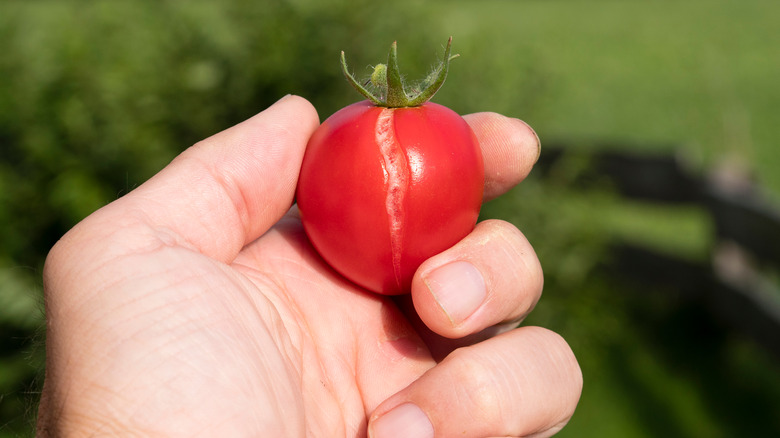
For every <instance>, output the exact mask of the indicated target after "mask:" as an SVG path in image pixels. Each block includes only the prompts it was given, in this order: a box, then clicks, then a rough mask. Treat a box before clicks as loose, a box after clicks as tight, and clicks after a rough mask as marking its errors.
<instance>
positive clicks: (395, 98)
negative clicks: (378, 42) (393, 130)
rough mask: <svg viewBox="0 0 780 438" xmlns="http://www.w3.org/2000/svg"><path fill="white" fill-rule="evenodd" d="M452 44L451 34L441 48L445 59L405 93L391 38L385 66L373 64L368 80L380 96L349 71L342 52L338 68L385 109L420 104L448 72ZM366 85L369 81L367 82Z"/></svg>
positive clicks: (359, 90)
mask: <svg viewBox="0 0 780 438" xmlns="http://www.w3.org/2000/svg"><path fill="white" fill-rule="evenodd" d="M451 46H452V37H450V38H449V40H447V47H446V48H445V49H444V59H443V60H442V61H441V62H439V63H438V64H437V65H436V67H435V68H434V69H433V71H431V73H430V74H428V76H426V78H425V79H423V81H422V83H421V84H420V86H419V87H418V89H417V90H413V92H412V93H411V94H410V93H407V91H406V88H405V87H404V83H403V79H402V76H401V70H400V68H399V66H398V45H397V43H396V42H395V41H394V42H393V44H392V45H391V46H390V54H389V55H388V57H387V65H385V64H378V65H377V66H376V67H374V72H373V74H372V75H371V81H370V83H371V84H372V85H373V86H374V88H376V89H377V90H378V91H379V95H377V94H374V93H372V92H371V91H369V90H368V89H367V88H366V87H365V86H363V85H362V84H361V83H360V82H358V81H357V80H356V79H355V77H354V76H353V75H352V74H351V73H350V72H349V69H348V68H347V61H346V58H345V56H344V52H343V51H342V52H341V71H342V73H344V76H345V77H346V78H347V81H348V82H349V83H350V84H351V85H352V86H353V87H354V88H355V89H356V90H357V91H358V93H360V94H362V95H363V96H364V97H365V98H366V99H368V100H370V101H371V102H372V103H373V104H374V105H376V106H382V107H388V108H402V107H410V106H420V105H422V104H424V103H425V102H428V101H429V100H431V98H432V97H433V95H434V94H436V92H437V91H439V88H441V86H442V85H443V84H444V80H445V79H447V71H448V69H449V65H450V61H451V60H452V59H454V58H457V57H458V55H450V47H451ZM366 85H368V83H366Z"/></svg>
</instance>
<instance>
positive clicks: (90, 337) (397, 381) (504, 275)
mask: <svg viewBox="0 0 780 438" xmlns="http://www.w3.org/2000/svg"><path fill="white" fill-rule="evenodd" d="M467 120H468V122H469V123H470V124H471V125H472V127H473V129H474V131H475V133H476V135H477V138H478V140H479V141H480V144H481V146H482V148H483V151H484V156H485V165H486V174H487V181H486V196H487V197H495V196H497V195H499V194H500V193H502V192H504V191H506V190H507V189H508V188H510V187H511V186H513V185H514V184H516V183H517V182H519V181H520V180H521V179H522V178H523V177H525V175H526V174H527V173H528V172H529V171H530V168H531V166H532V165H533V163H534V162H535V160H536V158H537V156H538V140H537V139H536V137H535V134H534V133H533V131H532V130H530V128H528V127H527V126H526V125H525V124H523V123H522V122H519V121H516V120H513V119H508V118H505V117H503V116H499V115H497V114H489V113H480V114H475V115H471V116H468V117H467ZM317 125H318V118H317V114H316V111H315V110H314V108H313V107H312V106H311V105H310V104H309V103H308V102H307V101H305V100H304V99H301V98H299V97H294V96H289V97H286V98H283V99H282V100H280V101H279V102H277V103H276V104H274V105H273V106H272V107H270V108H269V109H268V110H266V111H264V112H262V113H260V114H259V115H257V116H255V117H253V118H251V119H249V120H247V121H245V122H243V123H241V124H239V125H236V126H235V127H233V128H230V129H228V130H226V131H224V132H221V133H219V134H216V135H214V136H213V137H211V138H209V139H207V140H204V141H203V142H201V143H199V144H197V145H195V146H193V147H191V148H189V149H188V150H187V151H185V152H184V153H182V154H181V155H180V156H179V157H177V158H176V159H175V160H174V161H173V162H172V163H171V164H170V165H169V166H167V167H166V168H165V169H163V170H162V171H161V172H160V173H159V174H157V175H156V176H154V177H153V178H151V179H150V180H149V181H148V182H146V183H145V184H143V185H141V186H140V187H138V188H137V189H136V190H133V191H132V192H131V193H129V194H127V195H126V196H124V197H122V198H120V199H118V200H117V201H115V202H113V203H111V204H110V205H108V206H106V207H104V208H103V209H101V210H99V211H97V212H95V213H94V214H92V215H91V216H90V217H88V218H87V219H85V220H84V221H82V222H81V223H80V224H78V225H77V226H76V227H74V228H73V229H72V230H71V231H70V232H68V233H67V234H66V235H65V236H64V237H63V238H62V239H61V240H60V242H58V243H57V244H56V245H55V247H54V248H53V249H52V251H51V253H50V254H49V257H48V258H47V261H46V266H45V269H44V290H45V299H46V317H47V324H48V325H47V349H46V351H47V363H46V365H47V366H46V379H45V385H44V389H43V395H42V399H41V405H40V409H39V419H38V433H39V436H81V435H121V436H126V435H133V436H196V435H197V436H224V437H238V436H268V437H271V436H273V437H286V436H299V437H302V436H312V437H341V436H345V437H362V436H366V434H367V431H368V434H369V436H372V437H389V436H392V437H431V436H437V437H448V436H463V437H485V436H534V437H542V436H550V435H552V434H554V433H555V432H556V431H558V430H559V429H560V428H561V427H563V425H564V424H566V422H567V421H568V419H569V417H570V416H571V415H572V412H573V411H574V408H575V406H576V404H577V401H578V399H579V395H580V391H581V386H582V376H581V373H580V370H579V367H578V365H577V362H576V360H575V358H574V355H573V354H572V352H571V350H570V349H569V347H568V345H567V344H566V343H565V341H563V340H562V339H561V338H560V337H559V336H558V335H556V334H554V333H552V332H550V331H547V330H544V329H541V328H536V327H523V328H519V329H514V330H509V329H508V328H507V327H508V326H509V325H511V326H514V325H516V323H517V321H519V320H520V319H522V317H523V316H524V315H526V314H527V313H528V312H529V311H530V310H531V309H532V307H533V306H534V305H535V303H536V302H537V300H538V299H539V297H540V295H541V290H542V271H541V268H540V266H539V262H538V260H537V258H536V256H535V254H534V252H533V249H532V248H531V246H530V245H529V243H528V242H527V241H526V239H525V238H524V237H523V235H522V234H521V233H520V232H519V231H518V230H517V229H516V228H514V227H513V226H511V225H509V224H507V223H505V222H502V221H495V220H489V221H484V222H482V223H480V224H478V225H477V227H476V229H475V230H474V231H473V232H472V233H471V234H470V235H469V236H468V237H466V238H465V239H464V240H463V241H462V242H460V243H459V244H457V245H456V246H454V247H453V248H451V249H449V250H447V251H445V252H444V253H442V254H439V255H436V256H434V257H432V258H431V259H429V260H428V261H426V262H425V263H424V264H423V265H422V266H421V267H420V269H419V270H418V272H417V274H416V277H415V280H414V283H413V286H412V293H411V294H410V296H408V297H406V298H405V299H396V298H391V297H383V296H378V295H374V294H369V293H367V292H364V291H363V290H360V289H358V288H356V287H355V286H353V285H352V284H350V283H349V282H347V281H346V280H344V279H343V278H341V277H339V276H338V275H337V274H336V273H335V272H334V271H332V270H331V269H330V268H329V267H328V266H326V265H325V264H324V263H323V262H322V261H321V260H320V258H319V257H318V256H317V254H316V253H315V252H314V251H313V250H312V248H311V246H310V245H309V243H308V241H307V239H306V237H305V235H304V233H303V231H302V228H301V224H300V221H299V219H298V217H297V216H296V211H295V208H294V207H292V208H291V205H292V203H293V196H294V193H295V186H296V181H297V178H298V171H299V168H300V163H301V158H302V156H303V152H304V149H305V146H306V143H307V140H308V138H309V137H310V136H311V134H312V132H313V131H314V129H315V128H316V127H317ZM418 315H419V316H418ZM502 327H503V328H502ZM497 333H500V334H497ZM492 335H495V336H492ZM491 336H492V337H491ZM456 347H461V348H457V349H455V348H456Z"/></svg>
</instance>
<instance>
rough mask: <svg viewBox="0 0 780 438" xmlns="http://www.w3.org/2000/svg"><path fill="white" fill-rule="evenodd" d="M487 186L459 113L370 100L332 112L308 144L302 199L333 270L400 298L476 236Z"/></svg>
mask: <svg viewBox="0 0 780 438" xmlns="http://www.w3.org/2000/svg"><path fill="white" fill-rule="evenodd" d="M448 60H449V58H448ZM483 182H484V166H483V163H482V155H481V151H480V149H479V146H478V144H477V142H476V139H475V138H474V134H473V133H472V131H471V129H470V128H469V126H468V125H467V124H466V121H465V120H463V118H462V117H460V116H459V115H458V114H456V113H455V112H454V111H452V110H450V109H449V108H447V107H444V106H442V105H438V104H435V103H430V102H428V103H424V104H422V105H420V106H414V107H402V108H387V107H381V106H375V105H374V104H372V103H371V102H369V101H362V102H358V103H355V104H352V105H350V106H347V107H345V108H343V109H341V110H340V111H338V112H336V113H335V114H333V115H332V116H331V117H330V118H328V119H327V120H326V121H325V122H324V123H323V124H322V125H321V126H320V127H319V128H318V129H317V131H316V132H315V133H314V135H313V136H312V138H311V139H310V140H309V144H308V146H307V149H306V153H305V156H304V158H303V164H302V167H301V173H300V178H299V180H298V189H297V202H298V208H299V209H300V212H301V218H302V221H303V226H304V229H305V231H306V234H307V235H308V237H309V239H310V240H311V242H312V244H313V245H314V248H315V249H316V250H317V251H318V252H319V254H320V255H321V256H322V258H323V259H324V260H325V261H326V262H327V263H328V264H329V265H330V266H332V267H333V268H334V269H335V270H336V271H338V272H339V273H341V274H342V275H343V276H344V277H346V278H348V279H349V280H351V281H353V282H354V283H356V284H358V285H360V286H362V287H364V288H366V289H369V290H371V291H374V292H378V293H381V294H387V295H394V294H401V293H406V292H408V291H409V288H410V285H411V281H412V277H413V275H414V273H415V271H416V270H417V268H418V267H419V266H420V264H421V263H422V262H423V261H424V260H426V259H428V258H429V257H431V256H433V255H435V254H438V253H440V252H442V251H444V250H445V249H447V248H449V247H451V246H452V245H454V244H455V243H457V242H458V241H459V240H460V239H462V238H463V237H465V236H466V235H467V234H468V233H469V232H471V230H472V229H473V228H474V225H475V224H476V221H477V216H478V215H479V209H480V206H481V204H482V190H483Z"/></svg>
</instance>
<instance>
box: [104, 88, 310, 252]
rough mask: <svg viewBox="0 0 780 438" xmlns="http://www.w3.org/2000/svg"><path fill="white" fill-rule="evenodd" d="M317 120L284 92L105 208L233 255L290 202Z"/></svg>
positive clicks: (197, 245) (199, 246) (204, 248)
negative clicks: (283, 95) (274, 101)
mask: <svg viewBox="0 0 780 438" xmlns="http://www.w3.org/2000/svg"><path fill="white" fill-rule="evenodd" d="M318 124H319V119H318V116H317V112H316V110H315V109H314V107H313V106H312V105H311V104H310V103H309V102H308V101H307V100H305V99H303V98H301V97H297V96H285V97H284V98H282V99H280V100H279V101H278V102H276V103H275V104H274V105H272V106H271V107H269V108H268V109H266V110H265V111H263V112H261V113H259V114H257V115H255V116H254V117H252V118H250V119H248V120H246V121H244V122H242V123H239V124H238V125H236V126H233V127H232V128H229V129H227V130H225V131H222V132H220V133H218V134H215V135H213V136H212V137H209V138H208V139H206V140H203V141H201V142H199V143H197V144H196V145H194V146H192V147H190V148H189V149H187V150H186V151H184V152H183V153H182V154H181V155H179V156H178V157H177V158H176V159H174V160H173V161H172V162H171V163H170V164H169V165H168V166H167V167H165V168H164V169H163V170H162V171H161V172H160V173H158V174H157V175H155V176H154V177H152V178H151V179H150V180H149V181H147V182H146V183H144V184H143V185H141V186H140V187H139V188H137V189H136V190H134V191H132V192H130V193H129V194H128V195H127V196H125V197H124V198H122V199H121V200H120V202H117V203H115V204H117V205H114V204H112V205H109V206H108V207H106V209H107V210H111V209H114V211H116V212H117V213H119V214H121V215H122V216H123V217H124V218H127V216H128V212H130V213H131V216H132V217H135V218H140V219H141V220H142V221H144V222H147V223H146V225H150V226H151V227H152V228H153V229H157V230H165V232H166V234H169V235H170V234H173V236H174V238H175V239H176V240H177V243H179V244H185V245H187V246H190V247H194V248H195V249H197V250H198V251H200V252H201V253H203V254H205V255H208V256H210V257H213V258H215V259H218V260H222V261H230V260H232V259H233V258H234V257H235V256H236V254H238V252H239V251H240V250H241V248H243V247H244V245H246V244H247V243H249V242H251V241H252V240H254V239H256V238H257V237H259V236H260V235H262V234H263V233H264V232H265V231H266V230H268V228H270V227H271V226H272V225H273V224H274V223H275V222H276V221H277V220H279V218H281V217H282V216H283V215H284V213H285V212H286V211H287V210H288V209H289V208H290V206H291V205H292V202H293V198H294V195H295V187H296V183H297V180H298V172H299V171H300V166H301V160H302V159H303V153H304V150H305V149H306V143H307V142H308V140H309V137H310V136H311V134H312V133H313V132H314V130H315V129H316V128H317V126H318ZM106 213H108V212H106ZM131 220H132V219H131Z"/></svg>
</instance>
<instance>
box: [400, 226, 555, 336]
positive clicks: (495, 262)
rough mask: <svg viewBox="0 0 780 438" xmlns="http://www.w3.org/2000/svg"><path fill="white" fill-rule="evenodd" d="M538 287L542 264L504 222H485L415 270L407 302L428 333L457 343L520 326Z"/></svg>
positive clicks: (522, 237) (541, 274) (532, 304)
mask: <svg viewBox="0 0 780 438" xmlns="http://www.w3.org/2000/svg"><path fill="white" fill-rule="evenodd" d="M543 284H544V275H543V272H542V267H541V264H540V263H539V259H538V258H537V256H536V253H535V252H534V249H533V247H531V244H530V243H529V242H528V240H527V239H526V238H525V236H523V234H522V233H521V232H520V231H519V230H518V229H517V228H515V227H514V226H513V225H511V224H509V223H508V222H504V221H500V220H487V221H483V222H480V223H479V224H477V226H476V228H475V229H474V231H473V232H471V234H469V235H468V236H466V238H464V239H463V240H461V241H460V242H458V243H457V244H456V245H455V246H453V247H452V248H450V249H448V250H446V251H444V252H442V253H440V254H438V255H436V256H433V257H431V258H430V259H428V260H426V261H425V262H424V263H423V264H422V265H420V268H419V269H418V270H417V272H416V273H415V276H414V279H413V280H412V300H413V301H414V307H415V309H416V311H417V314H418V315H419V317H420V319H421V320H422V321H423V322H424V323H425V325H426V326H427V327H428V328H430V329H431V330H432V331H433V332H435V333H437V334H439V335H442V336H445V337H448V338H461V337H464V336H467V335H470V334H474V333H478V332H480V331H482V330H484V329H486V328H488V327H491V326H495V325H497V324H501V323H506V322H510V321H514V322H519V321H520V319H522V318H523V317H524V316H525V315H527V314H528V313H529V312H530V311H531V310H532V309H533V308H534V306H535V305H536V303H537V302H538V301H539V298H540V297H541V295H542V287H543Z"/></svg>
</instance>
